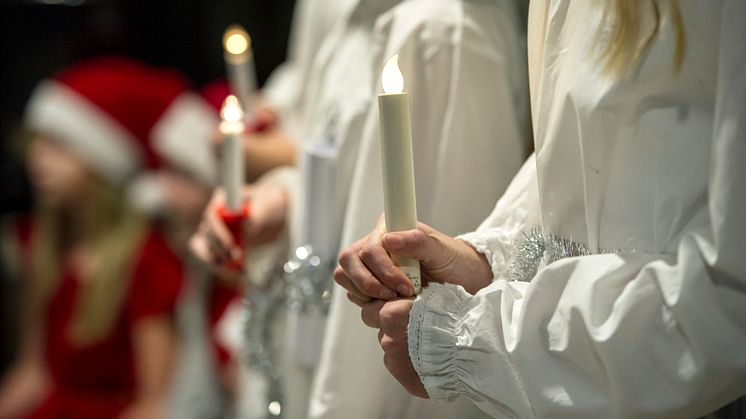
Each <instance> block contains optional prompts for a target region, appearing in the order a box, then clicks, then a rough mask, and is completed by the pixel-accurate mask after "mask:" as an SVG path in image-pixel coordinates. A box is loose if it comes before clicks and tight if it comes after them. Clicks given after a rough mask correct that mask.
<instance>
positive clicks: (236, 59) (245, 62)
mask: <svg viewBox="0 0 746 419" xmlns="http://www.w3.org/2000/svg"><path fill="white" fill-rule="evenodd" d="M225 63H226V70H227V72H228V82H229V83H230V86H231V90H232V91H233V93H234V94H235V95H236V96H237V97H238V100H239V101H240V102H241V107H242V108H243V110H244V113H245V114H246V119H249V111H250V110H251V107H252V105H253V103H252V102H253V97H254V90H256V75H255V73H256V71H255V70H254V59H253V58H252V56H251V55H248V56H229V55H227V54H226V57H225Z"/></svg>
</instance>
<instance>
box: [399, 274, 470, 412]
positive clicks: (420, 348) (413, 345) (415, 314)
mask: <svg viewBox="0 0 746 419" xmlns="http://www.w3.org/2000/svg"><path fill="white" fill-rule="evenodd" d="M469 297H471V295H470V294H469V293H467V292H466V291H465V290H464V289H463V288H462V287H460V286H456V285H452V284H438V283H433V284H430V285H429V286H428V287H426V288H425V289H424V290H423V291H422V293H421V294H420V295H419V296H418V297H417V299H416V300H415V302H414V305H413V306H412V310H411V312H410V314H409V328H408V330H407V342H408V345H409V358H410V359H411V360H412V365H414V369H415V370H416V371H417V374H418V375H419V376H420V380H422V383H423V384H424V386H425V389H426V390H427V393H428V394H429V395H430V398H431V399H433V400H445V401H450V400H453V399H454V398H455V397H456V396H458V395H459V394H462V393H464V390H465V388H464V384H463V382H462V381H461V380H460V379H459V375H458V366H457V363H456V357H457V345H456V340H457V337H458V335H459V329H460V326H461V324H460V322H461V319H463V318H464V315H463V314H464V312H465V311H466V310H468V307H467V301H468V299H469Z"/></svg>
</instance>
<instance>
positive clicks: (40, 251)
mask: <svg viewBox="0 0 746 419" xmlns="http://www.w3.org/2000/svg"><path fill="white" fill-rule="evenodd" d="M86 187H87V188H89V194H90V204H89V205H88V206H87V208H88V210H90V213H89V214H86V215H87V218H86V219H87V220H88V224H87V225H86V229H87V231H88V232H90V235H91V238H92V242H91V247H90V253H89V255H90V260H91V265H90V266H89V269H85V270H82V271H81V272H79V275H80V279H81V281H80V285H79V286H80V296H79V298H78V299H77V300H76V305H75V307H74V309H73V310H74V311H73V318H72V324H71V325H70V329H69V330H67V331H66V333H69V334H70V337H71V338H72V340H73V342H75V343H77V344H87V343H92V342H95V341H97V340H100V339H102V338H104V337H106V335H107V334H108V333H109V332H110V331H111V330H112V328H113V327H114V326H115V324H116V322H117V320H118V319H119V315H120V312H121V306H122V303H123V300H124V297H125V295H126V292H127V289H128V286H129V278H131V276H132V268H133V264H134V262H135V258H136V257H137V254H136V252H137V250H138V249H139V248H140V246H141V244H142V242H143V239H144V237H145V233H146V232H147V223H146V221H145V220H144V219H143V218H142V217H141V216H140V215H139V214H137V213H136V212H135V211H134V210H132V209H131V208H130V206H129V205H127V202H126V195H125V194H124V193H123V191H122V189H121V187H118V186H114V185H112V184H110V183H108V182H106V181H104V180H103V179H101V178H99V177H98V176H95V175H93V176H91V178H90V181H89V183H88V185H86ZM64 222H65V220H64V219H63V216H62V214H61V212H60V211H59V210H55V209H50V208H42V209H40V210H39V211H38V212H37V214H36V217H35V228H34V233H33V236H32V241H31V246H32V247H31V263H32V265H31V279H32V289H31V295H30V297H31V304H32V306H31V308H32V309H33V310H35V311H36V312H37V313H41V312H42V310H44V308H45V307H46V305H47V303H48V302H49V299H50V298H51V296H52V295H53V293H54V292H55V291H56V289H57V287H58V286H59V280H60V278H61V274H62V272H61V271H60V267H61V266H62V263H63V261H62V260H61V256H62V254H63V252H64V250H65V249H64V247H65V243H64V240H65V238H64V231H63V230H64V227H65V226H64Z"/></svg>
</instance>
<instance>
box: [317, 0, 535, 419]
mask: <svg viewBox="0 0 746 419" xmlns="http://www.w3.org/2000/svg"><path fill="white" fill-rule="evenodd" d="M518 27H519V22H518V18H517V14H516V11H515V9H514V5H513V3H512V2H498V1H461V0H410V1H391V0H386V1H382V0H362V1H360V2H359V3H358V4H357V5H356V7H355V8H354V9H353V11H352V13H351V15H350V17H349V19H347V21H346V22H344V23H343V24H342V25H339V26H337V27H336V28H335V29H334V31H333V32H332V34H331V35H330V36H329V38H327V41H326V42H325V43H324V45H323V46H322V48H321V50H320V52H319V55H318V56H317V58H316V61H315V65H314V69H313V72H312V74H311V75H310V79H309V86H308V88H307V90H306V92H307V94H306V95H305V97H304V100H305V101H306V102H307V103H306V106H304V107H303V110H304V111H305V114H304V119H303V120H304V121H305V127H306V129H305V133H306V135H307V138H308V140H309V141H312V140H314V139H315V140H317V141H327V140H329V139H332V140H333V141H334V143H335V144H336V146H337V149H338V154H339V159H340V160H339V166H338V170H339V176H338V179H339V182H340V187H339V190H340V191H344V193H343V194H342V195H341V197H340V198H341V199H340V205H342V206H343V207H342V208H343V210H344V214H345V216H344V221H343V222H344V225H343V231H342V237H341V243H342V245H347V244H349V243H351V242H352V241H353V240H357V239H359V238H360V237H361V236H363V235H364V234H365V233H367V232H368V231H370V229H371V228H372V227H373V226H374V225H375V223H376V220H377V218H378V216H379V215H380V214H381V213H382V212H383V202H382V199H383V198H382V197H383V192H382V185H381V183H382V180H381V167H380V151H379V138H378V123H379V122H378V121H379V118H378V106H377V101H376V95H377V94H378V93H379V92H380V91H381V85H380V72H381V69H382V66H383V64H384V63H385V62H386V60H387V59H388V58H389V57H390V56H392V55H394V54H399V65H400V67H401V71H402V73H403V75H404V78H405V90H407V91H408V92H409V93H410V95H411V109H412V130H413V144H414V155H415V175H416V190H417V198H418V201H417V208H418V211H419V214H418V215H419V219H420V220H422V221H424V222H427V223H429V224H431V225H434V226H437V227H438V228H440V229H442V230H444V231H447V232H451V233H456V232H460V231H466V230H469V229H473V228H474V227H476V226H477V224H478V223H479V222H480V221H481V220H482V219H484V217H485V216H486V215H487V214H488V213H489V211H490V209H491V208H492V207H493V206H494V204H495V202H496V201H497V199H498V197H499V196H500V195H501V193H502V190H503V189H504V188H505V186H506V185H507V183H508V181H509V179H510V178H511V177H512V176H513V175H514V173H515V172H516V171H517V170H518V168H519V167H520V164H521V162H522V160H523V157H524V154H523V152H524V149H525V148H526V147H525V142H524V141H523V138H524V137H523V133H522V132H521V129H520V126H521V125H520V122H519V121H520V118H521V115H522V112H521V110H522V109H524V104H525V93H524V90H525V87H526V85H525V82H524V77H525V66H524V64H523V63H524V60H525V55H523V52H522V51H523V50H522V48H521V47H520V45H521V42H520V37H519V29H518ZM467 181H471V182H472V186H471V187H470V188H468V189H464V188H463V185H465V184H466V183H467ZM454 197H459V199H454ZM382 355H383V352H382V351H381V349H380V347H379V345H378V341H377V339H376V330H373V329H369V328H367V327H366V326H364V325H363V324H362V323H361V322H360V310H359V308H357V306H354V305H353V304H352V303H350V302H349V301H347V299H346V297H345V293H344V292H343V291H342V290H341V288H339V287H335V293H334V298H333V302H332V307H331V313H330V317H329V320H328V324H327V332H326V336H325V342H324V348H323V352H322V358H321V363H320V365H319V370H318V372H317V375H316V379H315V381H314V389H313V393H312V399H311V403H310V407H309V417H312V418H361V419H365V418H397V419H398V418H469V417H472V416H474V415H477V416H482V415H483V413H481V412H479V411H478V409H476V408H475V407H474V406H473V405H471V404H470V403H469V402H468V401H466V400H461V401H460V402H458V403H452V404H436V403H433V402H432V401H428V400H422V399H417V398H415V397H412V396H410V395H409V394H408V393H407V392H406V391H405V390H404V389H403V388H402V387H401V386H400V385H399V384H398V383H397V382H396V381H395V380H394V379H393V378H391V377H390V375H389V374H388V372H387V371H386V369H385V368H384V366H383V363H382V362H381V358H382Z"/></svg>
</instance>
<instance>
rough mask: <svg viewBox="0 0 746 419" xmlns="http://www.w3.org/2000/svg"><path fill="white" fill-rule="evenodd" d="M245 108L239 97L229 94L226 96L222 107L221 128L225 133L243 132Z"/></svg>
mask: <svg viewBox="0 0 746 419" xmlns="http://www.w3.org/2000/svg"><path fill="white" fill-rule="evenodd" d="M243 116H244V114H243V109H241V103H240V102H239V101H238V98H237V97H235V96H233V95H229V96H228V97H227V98H225V101H224V102H223V106H222V108H220V119H222V120H223V121H222V122H221V123H220V130H221V131H222V132H223V134H231V133H241V132H243V130H244V123H243Z"/></svg>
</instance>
